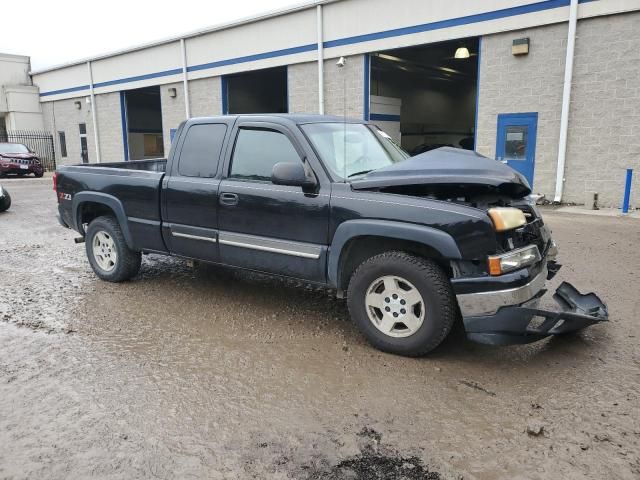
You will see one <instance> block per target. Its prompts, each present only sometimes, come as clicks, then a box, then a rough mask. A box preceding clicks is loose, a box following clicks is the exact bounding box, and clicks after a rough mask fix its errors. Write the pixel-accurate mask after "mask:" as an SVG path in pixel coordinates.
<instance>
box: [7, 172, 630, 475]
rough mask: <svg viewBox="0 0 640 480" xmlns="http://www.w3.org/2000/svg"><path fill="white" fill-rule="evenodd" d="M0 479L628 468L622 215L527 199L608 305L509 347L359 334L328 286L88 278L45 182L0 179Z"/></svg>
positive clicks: (249, 279) (210, 272)
mask: <svg viewBox="0 0 640 480" xmlns="http://www.w3.org/2000/svg"><path fill="white" fill-rule="evenodd" d="M3 185H4V186H5V187H6V188H8V189H9V190H10V191H11V194H12V196H13V199H14V204H13V206H12V208H11V210H10V211H9V212H7V213H5V214H0V478H55V479H57V478H60V479H63V478H87V477H96V478H127V479H134V478H203V477H206V478H214V479H216V478H275V479H286V478H296V479H342V478H345V479H365V478H366V479H370V478H385V479H393V478H405V479H419V478H428V479H438V478H444V479H448V478H465V479H520V478H522V479H524V478H527V479H528V478H534V479H537V478H539V479H543V478H544V479H547V478H562V479H578V478H597V479H602V478H607V479H637V478H639V477H640V395H639V393H640V368H639V367H640V357H639V351H640V349H639V348H638V342H639V340H640V327H639V324H640V319H639V317H640V287H639V283H638V276H639V275H640V251H639V250H638V244H639V243H638V242H639V241H640V221H637V220H633V219H619V218H601V217H597V218H596V217H589V216H579V217H574V216H568V215H562V214H557V213H553V212H548V213H547V215H546V218H547V220H548V223H549V224H550V225H551V227H552V228H553V230H554V234H555V237H556V240H557V241H558V243H559V245H560V248H561V256H560V260H561V261H562V262H563V263H564V264H565V266H564V268H563V270H561V272H560V274H559V275H558V277H557V278H556V279H554V282H553V284H554V285H557V284H558V283H559V282H560V281H561V280H563V279H568V280H569V279H570V280H571V281H573V282H574V283H575V284H576V286H578V288H580V289H583V290H596V291H598V292H599V293H600V294H601V295H602V297H603V298H605V299H606V301H607V302H608V304H609V307H610V312H611V322H609V323H608V324H604V325H599V326H596V327H593V328H590V329H588V330H585V331H584V332H582V333H580V334H579V335H575V336H571V337H564V338H558V339H552V340H545V341H542V342H539V343H536V344H532V345H526V346H514V347H502V348H498V347H489V346H483V345H477V344H473V343H470V342H468V341H467V340H465V339H464V337H463V336H462V335H461V334H460V333H459V332H458V333H457V334H454V335H452V336H451V337H450V338H448V339H447V340H446V341H445V342H444V344H443V345H442V346H441V347H440V348H438V349H437V350H436V351H435V352H434V353H432V354H431V355H430V356H428V357H426V358H423V359H407V358H401V357H396V356H392V355H388V354H384V353H380V352H378V351H376V350H374V349H372V348H371V347H369V346H368V345H367V344H366V343H365V341H364V340H363V338H362V337H361V336H360V335H359V333H358V332H357V330H356V329H355V328H354V326H353V325H352V324H351V322H350V321H349V319H348V316H347V311H346V308H345V305H344V303H343V302H341V301H336V300H333V299H331V298H330V296H329V295H327V293H326V292H324V291H319V290H315V289H310V288H307V287H305V286H304V285H295V284H291V283H287V282H283V281H280V280H272V279H267V278H264V277H259V276H255V275H247V274H242V275H241V274H233V273H229V272H226V271H221V270H217V269H215V268H196V269H191V268H189V267H188V266H187V265H186V263H185V262H184V261H182V260H177V259H170V258H164V257H151V256H150V257H146V258H145V260H144V263H143V268H142V274H141V275H140V276H139V277H138V278H136V279H135V280H134V281H132V282H129V283H124V284H119V285H114V284H108V283H104V282H101V281H99V280H98V279H97V278H95V277H94V276H93V274H92V273H91V271H90V269H89V265H88V263H87V261H86V259H85V254H84V245H75V244H74V243H73V241H72V239H73V237H74V233H73V232H71V231H69V230H65V229H63V228H61V227H59V226H58V224H57V222H56V219H55V198H54V194H53V192H52V191H51V182H50V180H46V179H45V180H3Z"/></svg>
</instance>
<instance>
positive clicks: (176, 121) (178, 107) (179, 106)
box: [160, 82, 191, 157]
mask: <svg viewBox="0 0 640 480" xmlns="http://www.w3.org/2000/svg"><path fill="white" fill-rule="evenodd" d="M172 88H175V90H176V96H175V98H171V96H170V95H169V90H170V89H172ZM189 93H191V92H189ZM184 100H185V98H184V86H183V83H182V82H179V83H170V84H168V85H162V86H161V87H160V104H161V108H162V139H163V142H164V156H165V157H166V156H168V155H169V150H170V149H171V130H172V129H177V128H178V126H179V125H180V123H181V122H183V121H184V120H185V119H186V118H187V114H186V112H185V103H184Z"/></svg>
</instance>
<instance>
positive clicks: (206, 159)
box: [162, 119, 233, 262]
mask: <svg viewBox="0 0 640 480" xmlns="http://www.w3.org/2000/svg"><path fill="white" fill-rule="evenodd" d="M232 124H233V120H231V119H230V120H229V121H226V122H225V121H217V122H211V123H194V124H189V123H187V124H186V125H185V126H184V127H183V131H182V132H181V133H180V137H179V139H178V141H177V143H176V145H175V146H174V148H175V149H176V152H178V153H176V154H175V155H174V157H173V162H172V164H171V171H170V172H167V176H165V179H164V184H163V197H162V198H163V216H162V218H163V220H164V221H163V237H164V239H165V242H166V243H167V248H168V249H169V251H170V252H171V253H172V254H175V255H180V256H184V257H190V258H195V259H200V260H206V261H210V262H218V261H219V252H218V244H217V240H218V213H217V210H218V189H219V186H220V173H221V168H220V163H221V162H220V159H221V158H222V147H223V145H224V144H225V138H226V137H227V136H228V135H229V134H230V131H231V127H232Z"/></svg>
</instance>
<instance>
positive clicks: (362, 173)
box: [347, 168, 374, 178]
mask: <svg viewBox="0 0 640 480" xmlns="http://www.w3.org/2000/svg"><path fill="white" fill-rule="evenodd" d="M373 170H374V169H373V168H371V169H369V170H362V171H361V172H356V173H352V174H351V175H349V176H347V178H351V177H355V176H356V175H364V174H365V173H369V172H373Z"/></svg>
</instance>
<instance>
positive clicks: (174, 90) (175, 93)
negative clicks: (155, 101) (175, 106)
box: [169, 87, 178, 98]
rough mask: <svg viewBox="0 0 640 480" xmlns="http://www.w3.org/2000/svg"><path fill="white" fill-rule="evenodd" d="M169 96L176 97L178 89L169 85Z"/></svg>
mask: <svg viewBox="0 0 640 480" xmlns="http://www.w3.org/2000/svg"><path fill="white" fill-rule="evenodd" d="M169 96H170V97H171V98H176V97H177V96H178V91H177V90H176V89H175V88H173V87H171V88H170V89H169Z"/></svg>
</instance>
